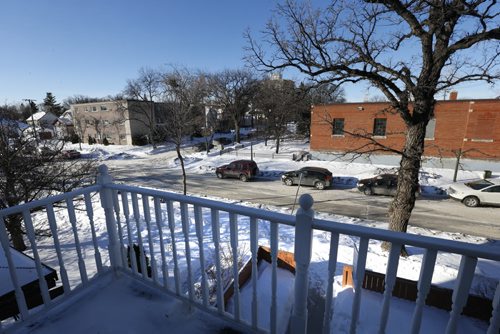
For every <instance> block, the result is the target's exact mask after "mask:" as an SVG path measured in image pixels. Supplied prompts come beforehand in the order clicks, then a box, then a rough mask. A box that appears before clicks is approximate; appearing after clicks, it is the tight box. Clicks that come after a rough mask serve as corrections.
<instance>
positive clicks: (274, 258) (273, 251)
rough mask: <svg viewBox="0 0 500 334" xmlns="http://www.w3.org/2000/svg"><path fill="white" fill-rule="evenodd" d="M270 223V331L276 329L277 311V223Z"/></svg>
mask: <svg viewBox="0 0 500 334" xmlns="http://www.w3.org/2000/svg"><path fill="white" fill-rule="evenodd" d="M270 224H271V259H272V276H271V333H273V334H274V333H276V331H277V327H278V324H277V321H276V316H277V313H278V307H277V295H276V293H277V288H278V273H277V271H278V224H277V223H275V222H270Z"/></svg>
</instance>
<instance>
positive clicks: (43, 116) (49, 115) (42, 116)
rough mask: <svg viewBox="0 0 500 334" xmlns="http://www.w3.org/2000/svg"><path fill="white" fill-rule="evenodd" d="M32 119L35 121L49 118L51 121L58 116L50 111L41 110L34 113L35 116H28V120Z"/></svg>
mask: <svg viewBox="0 0 500 334" xmlns="http://www.w3.org/2000/svg"><path fill="white" fill-rule="evenodd" d="M32 119H33V120H35V121H39V120H41V119H48V120H49V121H51V120H56V119H57V116H56V115H54V114H53V113H50V112H44V111H39V112H37V113H34V114H33V116H30V117H28V118H27V121H31V120H32Z"/></svg>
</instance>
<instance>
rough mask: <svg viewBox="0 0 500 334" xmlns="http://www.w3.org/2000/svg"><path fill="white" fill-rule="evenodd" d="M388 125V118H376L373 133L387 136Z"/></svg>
mask: <svg viewBox="0 0 500 334" xmlns="http://www.w3.org/2000/svg"><path fill="white" fill-rule="evenodd" d="M386 125H387V119H386V118H375V121H374V122H373V135H374V136H385V127H386Z"/></svg>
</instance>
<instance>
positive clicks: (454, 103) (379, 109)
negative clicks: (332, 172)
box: [311, 92, 500, 160]
mask: <svg viewBox="0 0 500 334" xmlns="http://www.w3.org/2000/svg"><path fill="white" fill-rule="evenodd" d="M450 97H451V100H447V101H438V102H437V103H436V107H435V110H434V118H433V119H432V120H431V121H430V122H429V125H428V126H427V131H426V139H425V151H424V155H425V156H435V157H454V156H455V153H454V151H457V150H459V149H460V150H461V151H462V152H463V156H464V157H467V158H475V159H494V160H498V159H500V100H499V99H484V100H457V99H456V92H452V94H451V96H450ZM347 133H364V134H366V135H368V136H369V137H370V138H374V139H376V140H377V141H378V142H380V143H381V144H383V145H386V146H389V147H391V148H395V149H398V150H400V149H401V148H402V147H403V143H404V140H405V124H404V123H403V121H402V119H401V117H400V116H399V114H397V113H396V112H395V111H394V109H391V108H390V107H389V104H388V103H387V102H356V103H339V104H330V105H317V106H313V107H312V110H311V150H312V151H318V152H345V151H348V150H353V149H356V148H360V147H361V146H363V145H365V144H369V142H370V141H369V140H368V139H359V138H353V137H352V136H350V135H348V134H347ZM383 153H384V154H387V152H383Z"/></svg>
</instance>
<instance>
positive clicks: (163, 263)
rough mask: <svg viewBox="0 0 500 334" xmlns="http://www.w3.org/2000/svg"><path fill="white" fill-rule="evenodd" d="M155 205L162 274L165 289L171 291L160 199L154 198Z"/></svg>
mask: <svg viewBox="0 0 500 334" xmlns="http://www.w3.org/2000/svg"><path fill="white" fill-rule="evenodd" d="M154 205H155V219H156V228H157V229H158V239H159V240H160V254H161V272H162V276H163V287H164V288H165V289H167V290H168V289H169V287H168V266H167V259H166V255H165V241H164V240H163V226H162V224H163V217H162V212H161V203H160V199H159V198H158V197H155V198H154Z"/></svg>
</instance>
